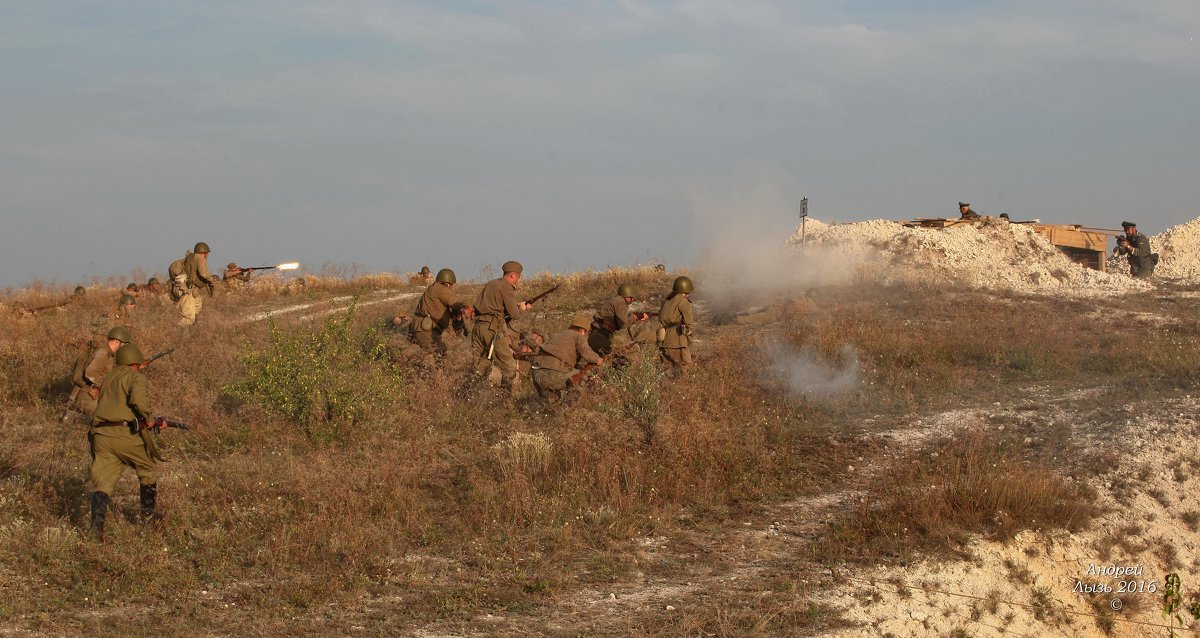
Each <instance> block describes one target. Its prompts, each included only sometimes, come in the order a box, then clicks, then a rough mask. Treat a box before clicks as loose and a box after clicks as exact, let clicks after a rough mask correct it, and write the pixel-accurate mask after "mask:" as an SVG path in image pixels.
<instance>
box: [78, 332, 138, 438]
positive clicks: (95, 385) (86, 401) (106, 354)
mask: <svg viewBox="0 0 1200 638" xmlns="http://www.w3.org/2000/svg"><path fill="white" fill-rule="evenodd" d="M130 340H131V337H130V336H129V331H128V330H126V329H125V328H123V327H121V326H117V327H115V328H113V329H112V330H109V331H108V336H107V337H106V338H105V340H104V345H102V346H100V347H98V348H96V349H95V350H90V351H88V350H85V351H84V352H81V353H80V355H79V358H78V359H76V360H75V368H74V369H73V370H72V371H71V382H72V383H74V384H75V389H74V390H73V391H72V392H71V398H70V399H69V400H68V403H67V405H68V406H69V407H70V408H71V409H72V410H75V411H77V412H80V413H83V414H85V415H87V420H86V421H84V422H83V423H91V418H92V414H94V413H95V412H96V399H98V398H99V397H100V384H101V383H102V382H103V381H104V377H105V376H107V375H108V373H109V372H110V371H112V369H113V357H114V356H115V355H116V352H117V350H118V349H119V348H120V347H121V346H123V345H125V344H127V343H129V341H130ZM81 425H82V424H81Z"/></svg>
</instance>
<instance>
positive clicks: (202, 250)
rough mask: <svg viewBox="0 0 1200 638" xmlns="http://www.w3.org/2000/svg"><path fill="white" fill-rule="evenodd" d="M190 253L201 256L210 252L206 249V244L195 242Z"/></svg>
mask: <svg viewBox="0 0 1200 638" xmlns="http://www.w3.org/2000/svg"><path fill="white" fill-rule="evenodd" d="M192 252H194V253H196V254H197V255H202V254H208V253H210V252H212V251H211V250H209V249H208V244H206V243H204V242H202V241H201V242H196V247H195V248H193V249H192Z"/></svg>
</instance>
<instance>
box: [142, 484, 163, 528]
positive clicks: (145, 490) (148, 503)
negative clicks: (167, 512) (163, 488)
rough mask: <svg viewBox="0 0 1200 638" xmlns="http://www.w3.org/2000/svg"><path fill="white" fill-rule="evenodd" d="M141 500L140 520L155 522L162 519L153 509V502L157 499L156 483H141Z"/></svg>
mask: <svg viewBox="0 0 1200 638" xmlns="http://www.w3.org/2000/svg"><path fill="white" fill-rule="evenodd" d="M141 500H142V522H143V523H157V522H158V521H161V520H162V514H160V513H159V512H158V511H157V510H155V509H154V504H155V502H156V501H157V500H158V483H151V484H150V485H143V486H142V491H141Z"/></svg>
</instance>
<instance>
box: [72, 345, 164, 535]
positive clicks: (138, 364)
mask: <svg viewBox="0 0 1200 638" xmlns="http://www.w3.org/2000/svg"><path fill="white" fill-rule="evenodd" d="M144 361H145V358H144V357H143V356H142V352H141V350H138V347H137V346H135V345H133V344H126V345H123V346H121V347H120V348H119V349H118V350H117V356H116V368H114V369H113V371H112V372H109V373H108V374H107V375H105V376H104V381H103V382H102V383H101V384H100V398H99V399H98V400H97V401H96V413H95V415H94V416H93V417H92V427H91V428H90V429H89V430H88V442H89V443H90V444H91V449H92V467H91V480H92V485H93V487H94V489H95V491H93V492H92V533H93V534H95V535H96V537H97V538H98V539H101V540H103V538H104V517H105V514H106V513H107V511H108V504H109V501H110V500H111V498H112V492H113V490H114V489H115V488H116V487H117V481H118V480H119V479H120V478H121V472H122V471H123V470H124V469H125V466H127V465H128V466H129V467H132V468H133V470H134V471H135V472H137V476H138V482H139V483H141V495H140V496H141V506H142V510H141V519H142V521H143V522H152V521H156V520H158V519H159V518H161V515H160V514H159V513H158V512H157V511H156V510H155V501H156V499H157V496H158V485H157V483H158V474H157V472H156V469H155V464H156V462H157V461H159V460H161V457H160V456H159V453H158V448H157V446H156V444H155V441H154V438H153V435H152V434H151V432H150V431H149V428H144V427H140V426H139V420H140V421H141V423H143V424H149V423H151V418H152V413H151V408H150V392H149V389H148V387H147V386H148V384H147V382H146V377H145V376H143V375H142V363H143V362H144Z"/></svg>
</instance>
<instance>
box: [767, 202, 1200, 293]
mask: <svg viewBox="0 0 1200 638" xmlns="http://www.w3.org/2000/svg"><path fill="white" fill-rule="evenodd" d="M790 243H792V244H794V245H796V246H799V245H800V233H799V232H797V233H795V234H794V235H792V238H791V239H790ZM1198 245H1200V244H1198ZM804 246H805V248H804V250H809V249H810V248H815V249H817V250H822V251H829V253H830V255H831V258H832V259H845V260H846V261H847V263H854V264H862V265H861V267H860V268H861V270H862V275H863V276H866V277H870V278H872V279H876V280H882V281H886V282H889V283H899V282H906V281H908V282H911V281H921V282H926V283H933V284H940V283H945V284H960V285H967V286H971V287H975V288H983V289H991V290H1015V291H1022V290H1024V291H1039V292H1046V291H1053V292H1062V293H1065V294H1082V295H1089V294H1101V293H1104V294H1111V293H1112V292H1114V291H1117V292H1127V291H1135V290H1146V289H1148V288H1149V287H1150V284H1148V283H1146V282H1143V281H1136V280H1134V279H1132V278H1130V277H1129V276H1128V275H1126V274H1124V273H1123V272H1122V271H1121V270H1118V271H1116V272H1109V273H1103V272H1100V271H1097V270H1092V269H1089V268H1085V267H1083V266H1080V265H1078V264H1076V263H1075V262H1073V261H1071V260H1070V258H1068V257H1067V256H1066V255H1065V254H1063V253H1062V252H1061V251H1060V250H1058V249H1057V248H1055V247H1054V245H1053V244H1051V243H1050V242H1048V241H1046V240H1045V239H1044V238H1043V237H1042V236H1041V235H1038V234H1037V233H1036V232H1034V230H1033V228H1032V227H1031V226H1029V225H1025V224H1010V223H1008V222H1007V221H1003V220H988V221H984V222H980V223H978V224H972V225H962V226H955V227H953V228H947V229H932V228H908V227H905V226H902V225H900V224H897V223H896V222H893V221H887V220H872V221H865V222H854V223H848V224H823V223H821V222H816V221H810V222H809V223H808V225H807V229H806V240H805V242H804Z"/></svg>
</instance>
